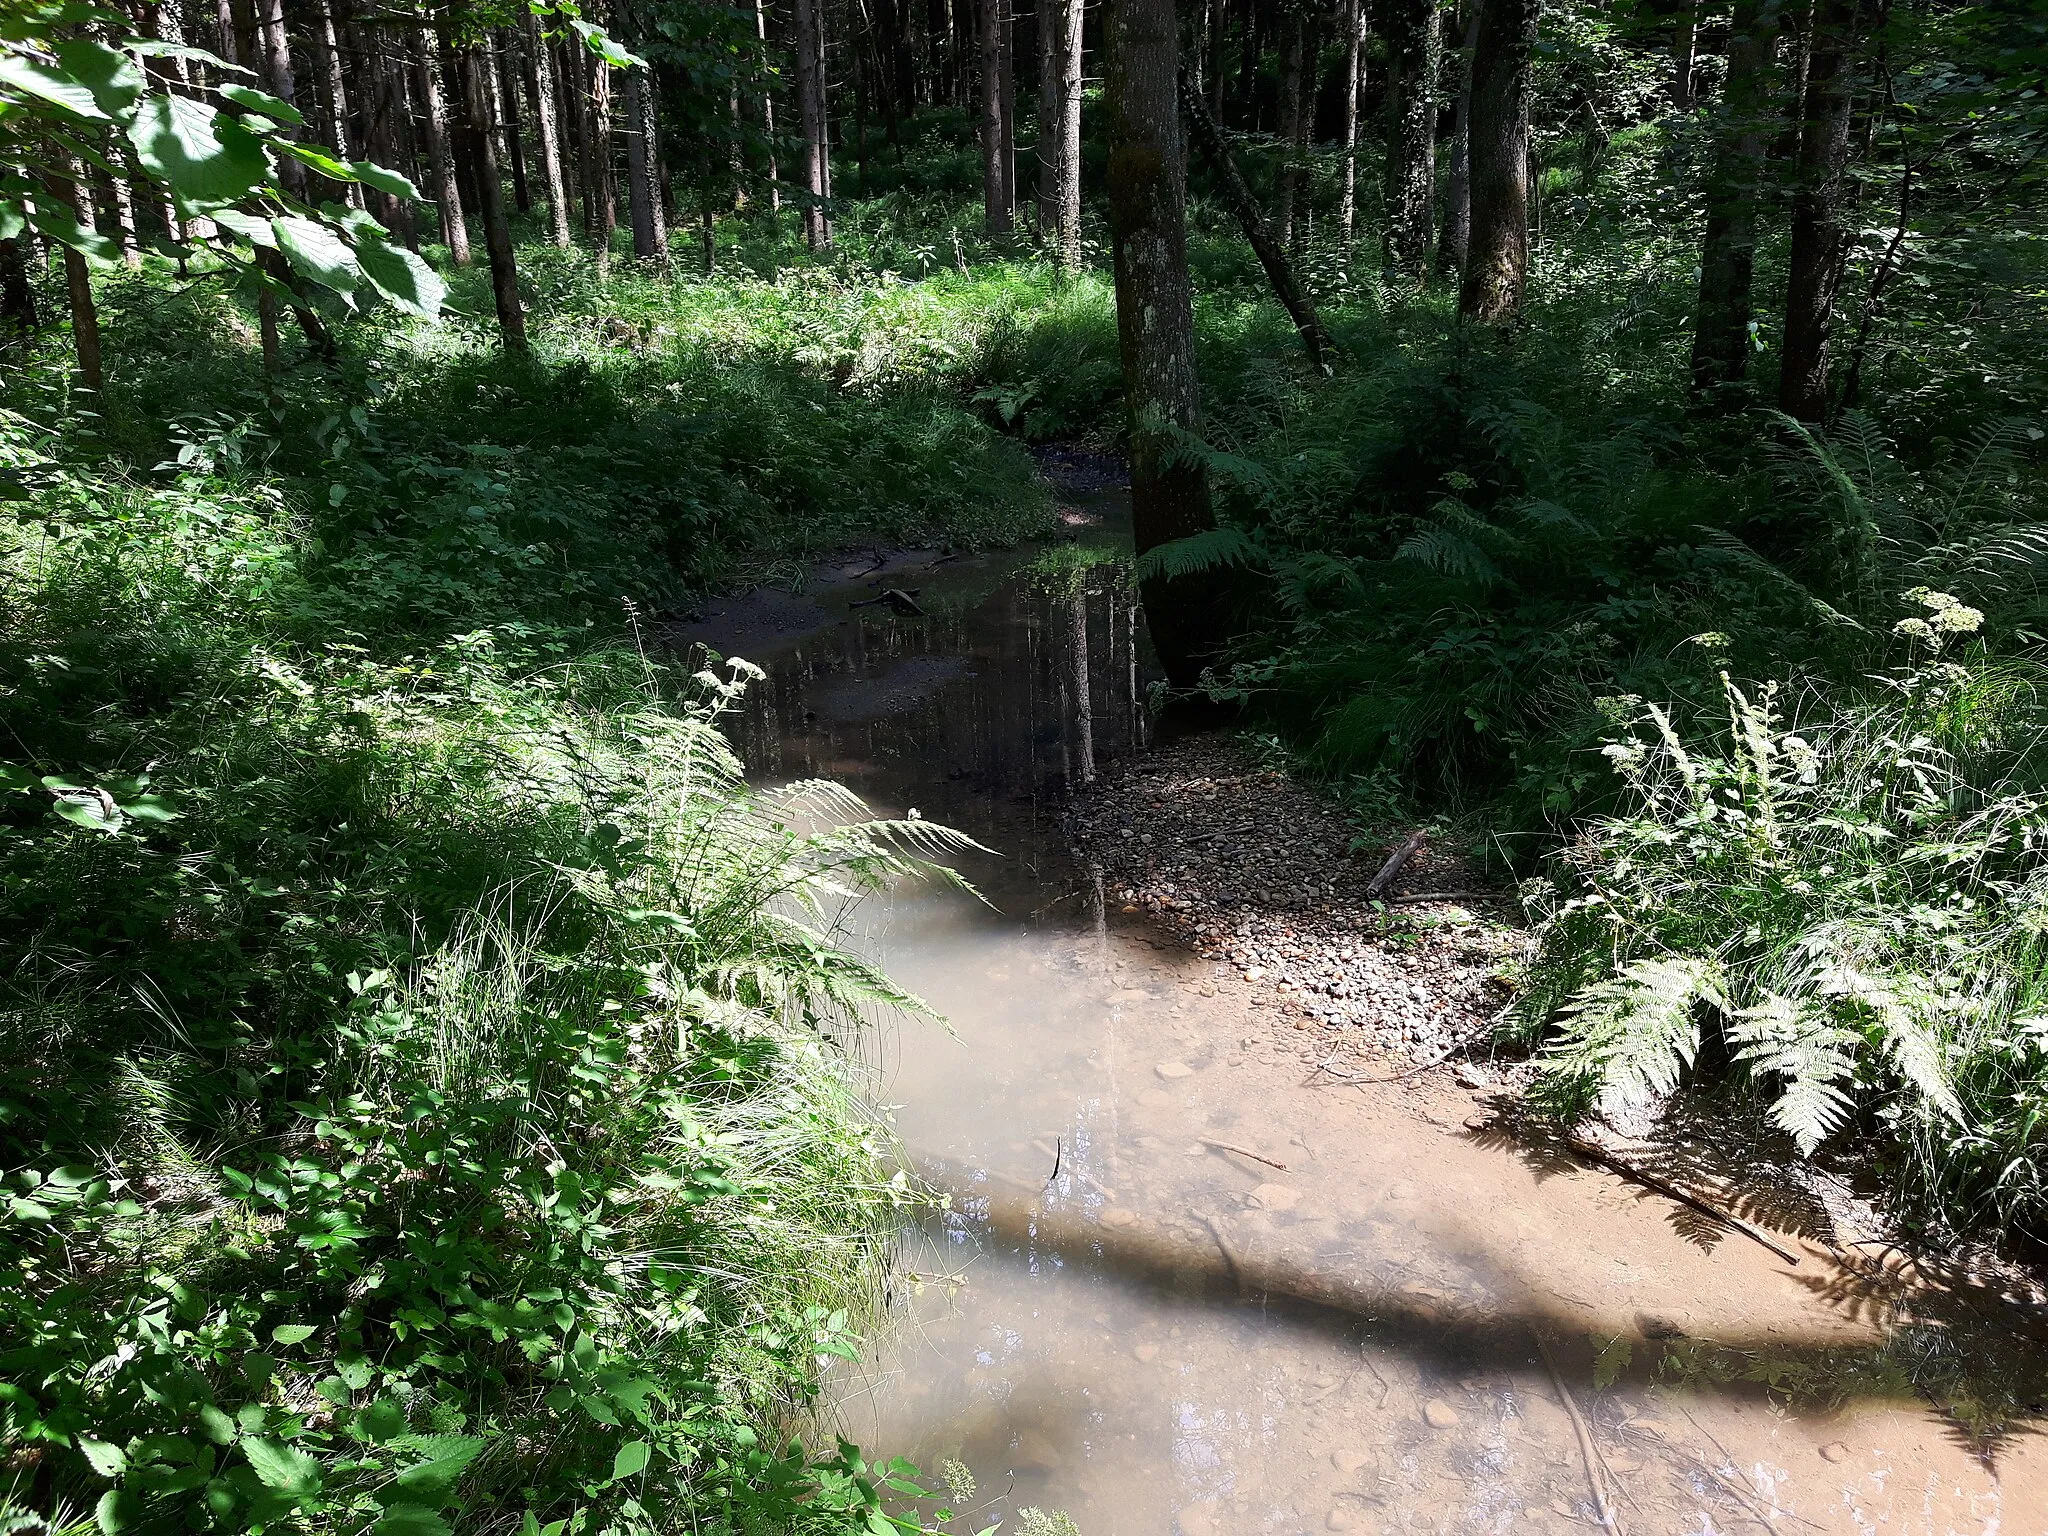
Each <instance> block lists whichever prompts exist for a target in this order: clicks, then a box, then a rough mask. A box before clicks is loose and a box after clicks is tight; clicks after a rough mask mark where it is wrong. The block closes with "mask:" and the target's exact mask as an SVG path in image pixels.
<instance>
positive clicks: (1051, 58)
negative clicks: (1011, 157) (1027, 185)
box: [1032, 0, 1082, 241]
mask: <svg viewBox="0 0 2048 1536" xmlns="http://www.w3.org/2000/svg"><path fill="white" fill-rule="evenodd" d="M1072 3H1074V4H1081V3H1082V0H1072ZM1063 9H1064V7H1063V5H1062V3H1061V0H1037V10H1035V11H1034V12H1033V13H1032V20H1033V23H1034V25H1035V28H1036V31H1037V34H1038V143H1037V145H1036V146H1035V148H1034V151H1033V158H1034V159H1035V160H1036V161H1037V175H1036V176H1034V177H1033V178H1032V185H1033V187H1034V189H1035V190H1036V191H1037V193H1038V238H1039V239H1040V240H1041V241H1051V240H1052V239H1053V238H1054V235H1055V233H1056V232H1057V230H1058V229H1059V224H1060V191H1059V171H1058V167H1059V162H1060V154H1059V149H1058V147H1057V146H1058V143H1059V122H1060V76H1061V73H1062V71H1061V68H1060V37H1061V31H1062V28H1061V11H1062V10H1063Z"/></svg>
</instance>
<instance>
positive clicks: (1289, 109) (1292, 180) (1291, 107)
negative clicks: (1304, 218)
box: [1273, 3, 1310, 250]
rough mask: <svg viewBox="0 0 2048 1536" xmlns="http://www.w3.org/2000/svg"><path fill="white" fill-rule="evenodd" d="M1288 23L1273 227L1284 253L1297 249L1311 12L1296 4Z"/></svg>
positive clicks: (1282, 80)
mask: <svg viewBox="0 0 2048 1536" xmlns="http://www.w3.org/2000/svg"><path fill="white" fill-rule="evenodd" d="M1292 10H1293V14H1292V15H1291V16H1290V17H1289V18H1288V22H1287V51H1286V53H1285V55H1284V56H1283V62H1282V64H1281V67H1280V155H1281V159H1280V189H1279V197H1278V200H1277V203H1276V206H1275V209H1274V214H1273V223H1274V225H1275V227H1276V228H1277V229H1278V230H1279V233H1280V245H1281V248H1282V249H1283V250H1293V249H1294V195H1295V189H1296V188H1297V187H1298V186H1299V184H1300V181H1301V150H1302V137H1303V134H1302V98H1303V96H1305V95H1306V94H1307V92H1306V91H1305V90H1304V89H1303V87H1302V76H1303V75H1304V74H1307V73H1309V72H1310V71H1309V70H1308V68H1307V66H1306V63H1305V61H1304V58H1303V55H1305V54H1306V53H1307V52H1308V31H1309V28H1308V10H1307V8H1306V6H1305V5H1302V4H1299V3H1297V4H1296V5H1294V6H1293V7H1292Z"/></svg>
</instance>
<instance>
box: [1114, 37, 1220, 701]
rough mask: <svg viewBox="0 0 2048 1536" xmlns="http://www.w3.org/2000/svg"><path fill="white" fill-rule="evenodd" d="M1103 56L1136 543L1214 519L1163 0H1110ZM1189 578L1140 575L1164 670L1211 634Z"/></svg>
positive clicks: (1146, 544) (1211, 614) (1204, 605)
mask: <svg viewBox="0 0 2048 1536" xmlns="http://www.w3.org/2000/svg"><path fill="white" fill-rule="evenodd" d="M1106 19H1107V25H1106V27H1105V29H1104V33H1105V41H1106V43H1107V48H1106V50H1105V52H1106V53H1107V55H1108V66H1109V67H1108V70H1107V71H1106V75H1105V82H1104V91H1103V106H1104V108H1105V110H1106V111H1107V113H1108V118H1109V122H1108V128H1109V132H1108V140H1109V218H1110V233H1111V235H1112V237H1113V241H1114V245H1115V254H1116V313H1117V339H1118V343H1119V345H1118V351H1119V353H1120V355H1121V358H1122V362H1123V378H1124V398H1125V401H1126V404H1127V406H1128V409H1129V412H1130V467H1131V524H1132V534H1133V538H1134V540H1135V543H1136V546H1137V549H1138V551H1139V553H1141V554H1142V553H1144V552H1145V551H1146V550H1149V549H1154V548H1156V547H1158V546H1159V545H1161V544H1166V543H1170V542H1172V541H1173V540H1175V539H1182V538H1186V537H1188V536H1189V535H1191V534H1196V533H1201V532H1203V531H1204V530H1206V529H1209V528H1212V527H1214V526H1215V514H1214V512H1213V510H1212V508H1211V507H1210V503H1209V477H1208V472H1207V470H1206V467H1205V466H1204V465H1203V463H1202V462H1201V460H1199V459H1197V458H1194V457H1193V456H1191V455H1188V454H1186V453H1184V452H1183V451H1181V450H1182V445H1183V443H1184V441H1185V439H1186V438H1187V437H1188V436H1189V435H1191V434H1195V433H1198V432H1200V430H1201V425H1202V401H1201V390H1200V386H1199V384H1198V383H1197V380H1196V377H1195V314H1194V295H1193V291H1192V287H1191V285H1190V282H1189V277H1188V247H1187V206H1186V205H1187V166H1186V163H1185V162H1184V161H1183V159H1182V157H1181V136H1180V121H1179V112H1178V110H1177V108H1176V96H1177V94H1178V92H1179V88H1180V82H1179V64H1180V61H1179V37H1178V34H1177V30H1176V28H1177V22H1176V19H1175V16H1174V0H1113V3H1112V4H1111V5H1110V6H1109V7H1108V11H1107V18H1106ZM1204 585H1205V584H1204V583H1203V582H1200V581H1197V580H1192V579H1185V578H1184V579H1181V580H1178V581H1172V582H1169V581H1167V580H1165V579H1164V578H1161V579H1157V580H1154V581H1152V582H1149V583H1147V584H1146V593H1145V610H1146V614H1147V616H1148V617H1149V619H1150V621H1151V625H1152V638H1153V642H1154V643H1155V644H1156V645H1157V646H1158V648H1159V656H1160V659H1161V661H1162V662H1164V663H1165V666H1166V672H1167V676H1168V677H1169V678H1170V679H1172V681H1173V682H1174V683H1175V684H1177V685H1180V686H1189V685H1192V684H1193V683H1194V682H1195V681H1196V679H1197V678H1198V677H1199V676H1200V673H1201V668H1202V664H1203V661H1204V659H1205V657H1206V656H1207V655H1208V654H1210V653H1212V652H1213V650H1214V648H1215V645H1216V642H1217V640H1218V639H1219V638H1220V630H1221V624H1220V622H1219V621H1220V617H1221V615H1220V614H1219V612H1218V607H1219V605H1218V604H1217V603H1216V602H1215V601H1213V600H1205V598H1206V597H1207V594H1204V593H1203V592H1202V590H1201V589H1202V588H1203V586H1204Z"/></svg>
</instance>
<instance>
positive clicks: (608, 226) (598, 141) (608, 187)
mask: <svg viewBox="0 0 2048 1536" xmlns="http://www.w3.org/2000/svg"><path fill="white" fill-rule="evenodd" d="M590 144H591V153H592V155H593V157H594V159H595V161H596V167H597V192H598V199H597V214H598V224H599V227H600V233H601V235H602V238H603V240H604V248H605V249H606V250H607V251H609V250H610V249H611V244H612V234H613V232H614V231H615V230H617V229H618V227H619V178H618V170H617V163H616V156H615V155H614V153H613V150H612V67H611V65H609V64H607V63H606V62H605V61H604V60H603V59H600V58H597V57H596V56H595V55H592V57H591V65H590Z"/></svg>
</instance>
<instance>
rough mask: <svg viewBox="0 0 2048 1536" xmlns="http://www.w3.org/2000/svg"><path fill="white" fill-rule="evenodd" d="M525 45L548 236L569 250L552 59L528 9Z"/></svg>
mask: <svg viewBox="0 0 2048 1536" xmlns="http://www.w3.org/2000/svg"><path fill="white" fill-rule="evenodd" d="M520 27H521V29H522V31H523V32H524V34H525V45H526V46H525V47H524V48H523V49H522V50H521V60H520V62H521V63H522V64H523V65H524V67H525V75H526V103H527V108H528V110H529V111H531V112H532V113H533V134H534V140H535V144H534V148H535V152H536V153H537V154H539V156H540V178H541V191H542V193H543V194H544V195H545V196H546V198H547V200H548V238H550V239H551V240H553V241H554V242H555V244H556V245H558V246H561V247H562V248H563V249H565V250H566V249H567V248H568V246H569V244H570V237H569V188H568V185H567V182H568V178H567V177H565V176H564V175H563V174H562V135H561V132H560V129H559V127H558V126H557V124H556V122H555V82H554V70H553V63H554V61H553V59H552V58H551V57H550V50H549V48H548V45H547V41H546V39H545V38H543V37H542V36H541V35H540V18H539V17H538V16H536V15H534V14H533V12H532V11H531V10H528V11H527V12H526V13H525V14H524V15H523V16H522V17H521V19H520Z"/></svg>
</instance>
